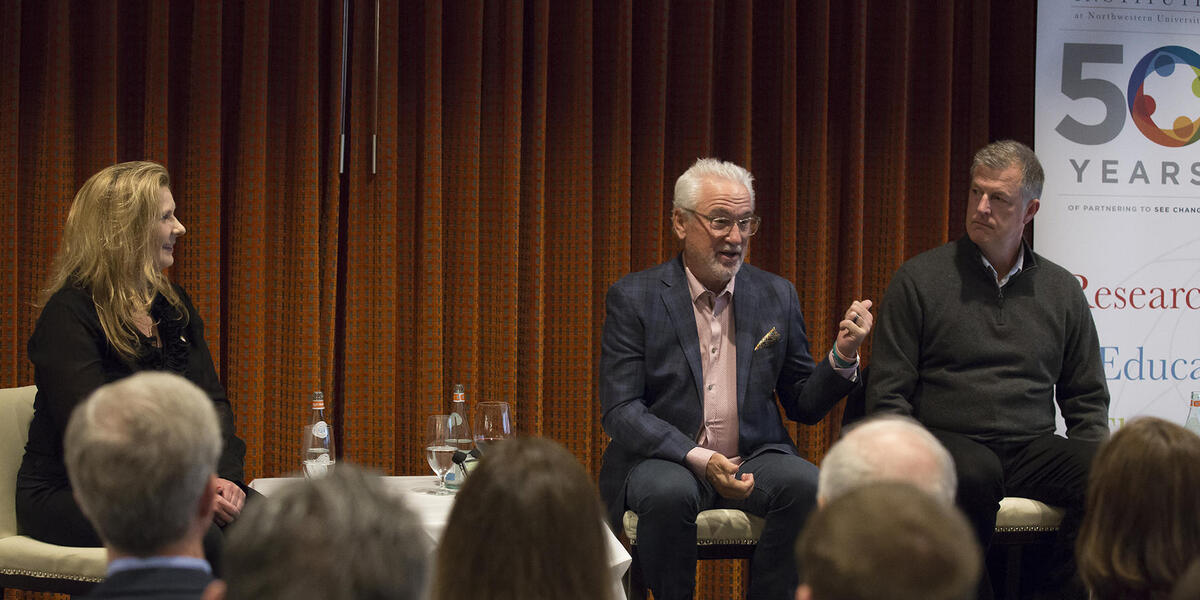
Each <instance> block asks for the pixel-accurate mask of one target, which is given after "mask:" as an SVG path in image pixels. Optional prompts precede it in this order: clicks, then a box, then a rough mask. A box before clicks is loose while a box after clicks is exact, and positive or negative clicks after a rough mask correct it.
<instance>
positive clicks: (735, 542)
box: [622, 497, 1063, 598]
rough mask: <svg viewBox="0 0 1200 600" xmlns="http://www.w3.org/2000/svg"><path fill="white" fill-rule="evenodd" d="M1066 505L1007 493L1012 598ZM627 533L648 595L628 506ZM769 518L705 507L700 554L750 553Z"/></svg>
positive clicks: (1000, 525) (1003, 525) (1003, 534)
mask: <svg viewBox="0 0 1200 600" xmlns="http://www.w3.org/2000/svg"><path fill="white" fill-rule="evenodd" d="M1062 518H1063V510H1062V509H1061V508H1057V507H1054V506H1050V505H1048V504H1045V503H1042V502H1038V501H1037V500H1030V499H1029V498H1017V497H1007V498H1004V499H1003V500H1001V501H1000V510H999V511H998V512H997V513H996V533H995V535H994V536H993V537H992V544H993V545H994V546H1002V547H1003V548H1004V551H1005V563H1006V565H1005V577H1004V585H1005V589H1006V590H1007V591H1008V594H1007V595H1006V596H1005V597H1006V598H1018V597H1020V588H1021V550H1022V549H1023V548H1024V546H1025V545H1026V544H1031V543H1046V542H1050V541H1053V539H1054V536H1055V535H1056V534H1057V532H1058V526H1059V523H1061V522H1062ZM623 521H624V522H623V523H622V525H624V529H625V537H626V538H628V539H629V545H630V548H631V554H632V555H633V564H631V565H630V567H629V574H630V575H629V579H630V598H645V597H646V583H645V580H644V578H643V577H642V574H641V570H640V569H639V568H638V560H637V523H638V517H637V513H634V512H633V511H631V510H627V511H625V516H624V518H623ZM762 529H763V520H762V518H761V517H756V516H754V515H751V514H747V513H744V512H742V511H740V510H733V509H716V510H706V511H703V512H701V513H700V514H699V515H698V516H697V517H696V545H697V546H698V548H697V551H698V555H699V557H700V559H702V560H703V559H741V558H750V555H751V554H753V553H754V545H755V544H757V543H758V538H759V536H760V535H762Z"/></svg>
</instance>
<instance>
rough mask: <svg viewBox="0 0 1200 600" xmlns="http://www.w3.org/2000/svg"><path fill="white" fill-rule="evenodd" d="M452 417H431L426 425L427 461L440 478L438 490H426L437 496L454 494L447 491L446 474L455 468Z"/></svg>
mask: <svg viewBox="0 0 1200 600" xmlns="http://www.w3.org/2000/svg"><path fill="white" fill-rule="evenodd" d="M451 435H452V434H451V432H450V415H430V416H429V419H428V420H427V421H426V423H425V460H426V461H428V462H429V468H430V469H433V472H434V474H435V475H437V478H438V485H437V487H436V488H433V489H428V490H425V491H426V493H429V494H433V495H435V496H444V495H446V494H452V493H453V492H451V491H450V490H448V489H446V472H447V471H449V470H450V468H451V467H453V466H454V451H455V450H457V448H455V447H454V446H453V445H451V439H452V438H451Z"/></svg>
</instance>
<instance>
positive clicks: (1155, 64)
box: [1126, 46, 1200, 148]
mask: <svg viewBox="0 0 1200 600" xmlns="http://www.w3.org/2000/svg"><path fill="white" fill-rule="evenodd" d="M1176 65H1183V67H1182V68H1183V69H1188V71H1185V72H1186V73H1187V74H1188V75H1190V76H1191V96H1188V95H1187V92H1186V91H1185V92H1183V93H1182V94H1180V95H1181V96H1182V97H1184V98H1187V99H1188V100H1196V102H1194V103H1192V106H1194V107H1195V114H1193V115H1192V116H1188V115H1184V114H1178V115H1160V122H1163V121H1166V120H1170V127H1168V128H1165V129H1164V128H1162V127H1159V126H1158V124H1157V123H1155V122H1154V119H1153V118H1152V116H1153V115H1154V112H1155V111H1156V110H1158V105H1159V102H1158V101H1156V100H1155V98H1154V96H1152V95H1149V94H1147V93H1146V89H1145V88H1146V81H1147V80H1148V79H1151V76H1155V77H1161V78H1166V77H1171V76H1172V75H1173V74H1174V73H1175V68H1176ZM1181 79H1184V80H1186V78H1181ZM1126 96H1127V97H1128V99H1129V114H1130V115H1131V116H1132V117H1133V122H1134V124H1136V125H1137V128H1138V129H1140V130H1141V132H1142V135H1144V136H1146V139H1148V140H1150V141H1152V142H1154V143H1155V144H1159V145H1160V146H1168V147H1171V148H1178V147H1180V146H1186V145H1188V144H1191V143H1192V142H1195V141H1196V140H1200V54H1196V53H1195V52H1193V51H1192V50H1189V49H1187V48H1184V47H1183V46H1163V47H1162V48H1156V49H1154V50H1151V51H1150V52H1149V53H1148V54H1146V56H1143V57H1142V60H1140V61H1138V64H1137V66H1135V67H1134V68H1133V73H1132V74H1130V75H1129V88H1128V90H1127V92H1126ZM1172 97H1174V96H1172Z"/></svg>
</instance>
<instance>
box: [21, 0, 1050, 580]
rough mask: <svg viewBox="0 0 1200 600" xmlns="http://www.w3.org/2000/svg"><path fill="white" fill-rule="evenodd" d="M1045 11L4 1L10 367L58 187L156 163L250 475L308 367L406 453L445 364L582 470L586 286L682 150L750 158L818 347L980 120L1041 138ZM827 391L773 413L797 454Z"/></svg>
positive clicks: (961, 191)
mask: <svg viewBox="0 0 1200 600" xmlns="http://www.w3.org/2000/svg"><path fill="white" fill-rule="evenodd" d="M993 4H994V5H993ZM1035 16H1036V5H1035V2H1033V0H1022V1H1021V2H995V3H988V2H979V1H976V0H956V1H953V2H939V3H933V2H924V1H921V0H907V1H904V0H899V1H894V2H883V3H880V2H867V1H866V0H859V1H851V2H845V1H833V0H827V1H824V2H788V1H785V0H775V1H762V0H760V1H757V2H746V1H739V0H728V1H709V2H692V1H687V2H669V1H667V0H636V1H634V0H603V1H593V2H586V1H575V0H571V1H557V0H524V1H520V0H486V1H485V0H455V1H454V2H444V3H443V2H435V1H428V2H417V1H402V2H392V1H381V2H379V3H378V4H376V3H375V2H373V1H371V0H352V1H351V2H350V3H349V11H348V13H344V12H343V3H342V1H341V0H305V1H302V2H291V1H287V2H285V1H281V0H280V1H274V2H271V1H267V0H262V1H258V2H254V1H250V2H243V1H239V2H221V1H218V0H211V1H205V0H194V1H185V0H173V1H171V2H158V1H156V0H120V1H114V2H71V1H70V0H47V1H39V2H28V1H26V2H21V1H20V0H0V22H2V23H3V24H2V25H0V102H3V106H2V107H0V108H2V110H0V136H2V137H3V139H6V140H9V143H7V144H4V145H3V146H2V147H0V169H2V172H0V227H2V228H3V232H4V233H5V234H6V235H3V236H0V253H3V256H5V257H7V260H4V261H3V264H5V265H7V267H6V268H2V269H0V285H4V286H6V287H7V289H10V290H12V291H13V293H11V294H9V295H8V296H7V300H5V301H4V302H3V303H0V307H2V308H0V385H3V386H15V385H22V384H27V383H30V382H31V381H32V369H31V367H30V365H29V363H28V359H27V357H26V354H25V341H26V340H27V339H28V336H29V333H30V331H31V329H32V326H33V323H34V320H35V319H36V317H37V314H36V309H35V308H34V305H33V302H34V299H35V298H36V296H37V293H38V290H39V289H40V287H41V286H42V285H43V284H44V281H45V278H46V276H47V273H48V268H49V263H50V259H51V257H52V256H53V253H54V250H55V248H56V247H57V244H58V238H59V235H60V233H61V228H62V223H63V220H64V219H65V216H66V212H67V209H68V207H69V205H70V202H71V198H72V197H73V195H74V193H75V191H76V189H77V188H78V186H79V185H80V184H81V183H82V182H83V180H84V179H86V178H87V177H88V176H89V175H91V174H92V173H94V172H95V171H97V170H99V169H100V168H102V167H103V166H105V165H108V164H110V163H113V162H118V161H123V160H133V159H151V160H158V161H161V162H163V163H164V164H166V165H167V167H168V169H169V170H170V171H171V174H172V186H173V190H174V192H175V197H176V200H177V202H178V204H179V211H178V212H179V215H180V217H181V219H182V220H183V222H184V223H185V224H186V225H187V227H188V230H189V232H188V235H187V236H186V237H185V238H183V241H182V242H181V243H180V244H179V248H178V255H177V261H176V266H175V267H174V268H173V272H172V277H173V278H174V279H175V280H177V281H179V282H181V283H182V284H183V285H184V286H185V287H186V288H187V289H188V291H189V292H190V294H191V296H192V297H193V298H194V299H195V300H196V302H197V305H198V306H199V309H200V311H201V314H202V315H203V317H204V319H205V321H206V325H207V334H208V341H209V344H210V346H211V347H212V348H213V350H214V353H215V356H214V358H215V359H216V360H217V362H218V364H219V368H220V372H221V375H222V378H223V381H224V382H225V385H226V387H227V388H228V391H229V395H230V398H231V399H232V401H233V404H234V408H235V410H236V412H237V415H238V426H239V429H240V432H241V435H242V437H244V438H245V439H246V442H247V444H248V446H249V452H248V456H247V474H248V476H249V477H263V476H280V475H285V474H287V473H289V472H292V471H293V470H294V468H295V465H296V462H297V460H298V459H297V452H298V447H297V443H298V441H297V439H296V438H297V437H298V427H299V425H300V424H301V423H302V421H303V419H304V401H305V400H306V398H307V395H308V394H309V393H310V392H311V391H312V390H316V389H322V390H324V391H325V392H326V397H327V398H328V403H329V404H330V405H331V407H332V412H333V413H334V421H335V433H336V434H337V436H338V440H339V444H340V446H341V450H342V454H343V458H345V459H348V460H351V461H355V462H359V463H364V464H367V465H370V466H372V467H374V468H377V469H379V470H381V471H383V472H386V473H390V474H403V475H418V474H425V473H426V472H427V470H428V468H427V466H426V465H425V461H424V458H423V456H422V451H421V450H422V446H423V440H422V439H421V437H422V435H423V431H422V430H423V425H424V423H423V418H424V416H425V415H427V414H431V413H433V412H435V411H440V410H443V409H444V408H445V407H446V405H447V402H448V397H449V394H450V389H451V388H452V386H453V385H454V384H455V383H463V384H464V385H465V386H466V390H467V394H468V400H469V401H470V402H472V403H473V402H476V401H480V400H506V401H508V402H510V403H511V404H512V406H513V409H514V413H515V419H516V424H517V429H518V430H519V432H520V433H521V434H523V435H539V436H545V437H550V438H553V439H556V440H558V441H560V442H562V443H563V444H565V445H566V446H567V447H568V448H570V449H571V451H573V452H574V453H575V455H576V456H577V457H578V458H579V459H580V460H581V461H582V462H583V463H584V464H585V465H586V466H587V468H588V469H589V470H590V471H591V472H593V473H595V472H596V471H597V470H598V468H599V464H600V456H601V452H602V451H603V449H604V446H605V444H606V443H607V438H606V437H605V436H604V433H603V431H602V429H601V427H600V406H599V402H598V399H597V398H596V385H597V379H598V376H599V374H598V372H597V368H598V358H599V357H598V353H599V336H600V331H601V328H602V325H603V316H604V306H603V298H604V293H605V291H606V290H607V288H608V286H609V285H611V284H612V283H613V282H614V281H616V279H618V278H619V277H620V276H622V275H624V274H626V273H628V272H630V271H634V270H639V269H643V268H646V267H649V266H651V265H653V264H656V263H658V262H661V261H663V260H667V259H668V258H670V257H672V256H673V255H674V254H675V253H676V252H677V251H678V242H677V241H676V240H675V239H674V236H673V234H672V233H671V231H670V229H669V227H668V221H667V217H668V214H669V207H670V202H671V190H672V188H673V184H674V179H675V177H677V176H678V174H679V173H680V172H682V171H683V170H684V169H685V168H686V167H687V166H688V165H689V164H690V163H691V162H692V161H693V160H695V158H696V157H699V156H708V155H712V156H719V157H722V158H725V159H728V160H733V161H735V162H738V163H740V164H742V165H744V166H746V167H748V168H749V169H751V171H752V172H753V173H754V175H755V177H756V180H757V184H756V185H757V188H756V191H757V198H758V202H757V212H758V213H759V214H760V215H762V217H763V220H764V222H763V227H762V230H761V231H760V233H759V234H758V236H756V237H755V238H754V240H753V243H752V244H751V248H752V251H751V257H750V261H751V262H753V263H754V264H756V265H758V266H761V267H763V268H766V269H768V270H770V271H774V272H777V273H780V274H781V275H783V276H785V277H788V278H789V279H791V280H792V281H794V282H795V284H796V287H797V289H798V291H799V293H800V299H801V302H802V305H803V308H804V311H805V315H806V317H807V322H808V327H809V333H810V338H811V340H812V344H813V348H812V349H813V352H814V354H815V355H818V356H819V355H822V354H823V353H825V352H827V351H828V349H829V346H830V344H831V343H832V342H833V339H834V335H835V331H836V320H837V318H838V316H839V315H840V314H841V312H842V311H843V310H844V308H845V306H846V305H848V304H849V302H850V301H851V300H852V299H855V298H864V297H865V298H872V299H875V300H878V299H879V298H880V296H881V295H882V293H883V290H884V287H885V286H886V285H887V282H888V280H889V278H890V277H891V274H892V272H893V271H894V270H895V268H896V267H897V266H899V264H900V263H901V262H902V261H903V260H904V259H906V258H908V257H911V256H913V255H914V254H916V253H918V252H920V251H923V250H926V249H928V248H931V247H934V246H936V245H939V244H941V243H944V242H946V241H947V240H949V239H953V238H955V237H957V236H959V235H961V234H962V231H963V223H962V221H963V216H964V199H965V196H966V170H967V166H968V164H969V160H970V156H971V153H972V152H973V151H974V149H975V148H977V147H978V146H980V145H982V144H984V143H985V142H987V141H990V140H992V139H997V138H1001V137H1013V138H1016V139H1019V140H1023V141H1025V142H1032V130H1033V123H1032V117H1031V115H1032V91H1033V41H1034V35H1035V27H1034V19H1035ZM343 27H344V31H345V32H346V35H345V37H343ZM343 42H345V43H346V45H345V46H343ZM343 59H344V64H345V65H346V70H345V75H344V76H343ZM343 89H344V93H343ZM343 132H344V133H345V138H344V139H345V142H346V152H345V160H344V168H345V170H344V172H342V171H341V170H340V169H341V167H342V166H343V161H342V160H341V154H340V145H341V141H342V139H343V138H342V134H343ZM864 354H865V355H866V357H867V361H868V362H869V354H870V351H869V342H868V346H867V347H866V351H865V352H864ZM840 413H841V410H840V409H836V410H835V411H833V413H831V415H830V416H829V417H828V418H827V419H826V421H825V422H824V423H822V424H820V425H817V426H815V427H798V428H794V429H793V431H794V433H795V437H796V441H797V443H798V445H799V446H800V448H801V450H802V452H804V453H805V454H806V456H807V457H808V458H809V459H810V460H814V461H817V460H819V459H820V457H821V456H822V455H823V453H824V452H825V450H827V449H828V447H829V444H830V443H831V442H832V439H833V438H834V437H835V436H836V434H837V433H838V431H839V426H838V422H839V420H840ZM740 573H741V571H740V566H739V565H737V564H716V565H705V566H704V567H703V568H702V570H701V582H700V586H701V594H700V596H701V597H711V598H726V597H733V596H736V595H737V593H738V590H740V589H741V585H742V580H741V577H740ZM20 597H33V595H29V596H21V595H20V594H17V593H15V592H11V591H10V592H8V595H6V598H20Z"/></svg>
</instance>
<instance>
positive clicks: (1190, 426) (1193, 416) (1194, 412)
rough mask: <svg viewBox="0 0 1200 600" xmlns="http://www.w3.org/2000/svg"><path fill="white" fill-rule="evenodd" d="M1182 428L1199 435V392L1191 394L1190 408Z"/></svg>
mask: <svg viewBox="0 0 1200 600" xmlns="http://www.w3.org/2000/svg"><path fill="white" fill-rule="evenodd" d="M1183 426H1184V427H1186V428H1187V430H1188V431H1191V432H1192V433H1194V434H1196V435H1200V392H1192V406H1191V408H1189V409H1188V416H1187V421H1185V422H1184V423H1183Z"/></svg>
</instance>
